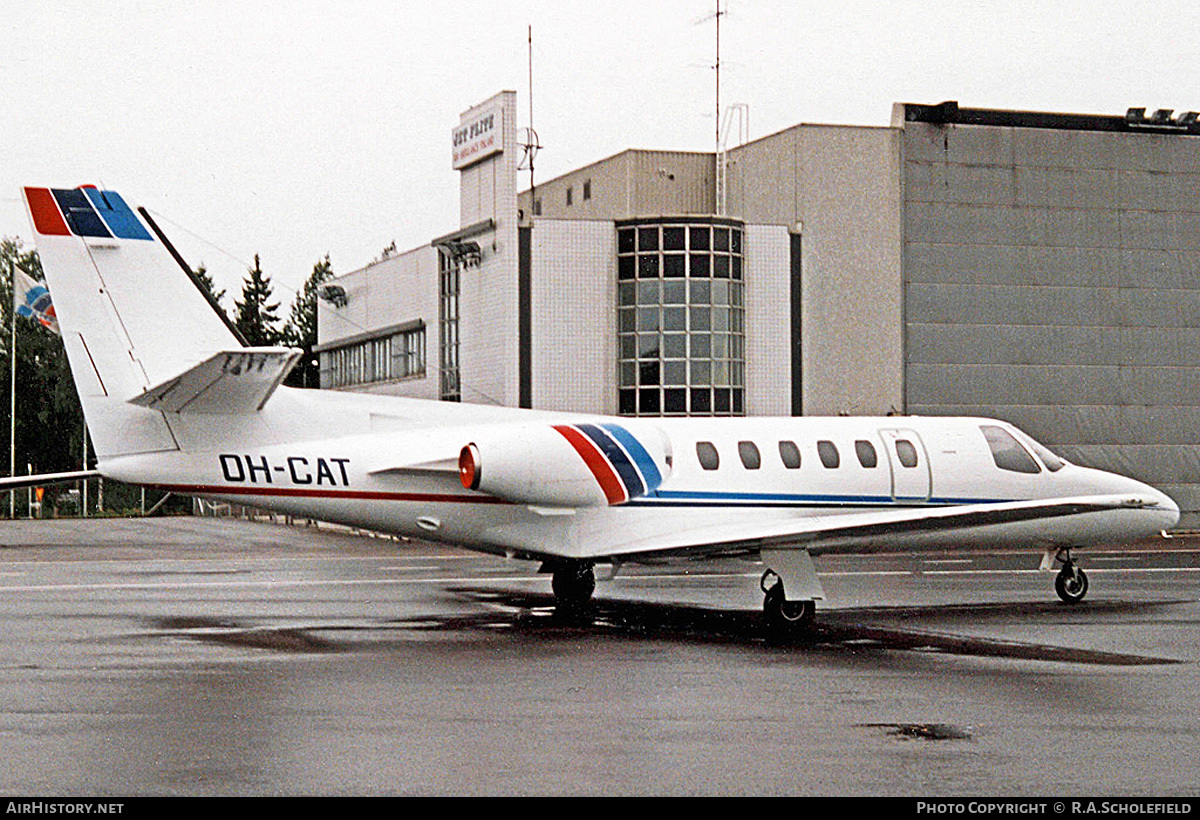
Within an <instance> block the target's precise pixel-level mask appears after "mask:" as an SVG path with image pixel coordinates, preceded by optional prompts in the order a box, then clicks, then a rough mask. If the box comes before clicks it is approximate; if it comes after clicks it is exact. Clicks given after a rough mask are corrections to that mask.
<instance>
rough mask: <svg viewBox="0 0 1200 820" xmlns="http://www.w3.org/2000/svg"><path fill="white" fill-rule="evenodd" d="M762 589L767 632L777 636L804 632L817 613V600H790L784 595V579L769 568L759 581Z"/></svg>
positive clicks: (809, 626)
mask: <svg viewBox="0 0 1200 820" xmlns="http://www.w3.org/2000/svg"><path fill="white" fill-rule="evenodd" d="M758 585H759V588H760V589H762V591H763V594H764V596H765V597H764V598H763V620H764V622H765V624H766V628H767V632H768V634H770V635H773V636H776V637H785V636H789V635H798V634H804V633H805V632H807V631H808V630H809V628H811V627H812V623H813V619H814V618H815V617H816V614H817V605H816V602H815V601H811V600H801V601H789V600H787V599H786V598H785V597H784V595H783V579H782V578H780V577H779V576H778V575H776V574H775V573H774V572H773V571H771V570H767V571H766V572H764V573H763V576H762V579H761V580H760V581H759V582H758Z"/></svg>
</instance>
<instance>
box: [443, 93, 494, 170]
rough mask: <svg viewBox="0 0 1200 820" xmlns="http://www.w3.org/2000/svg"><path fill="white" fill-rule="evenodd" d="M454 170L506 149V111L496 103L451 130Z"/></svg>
mask: <svg viewBox="0 0 1200 820" xmlns="http://www.w3.org/2000/svg"><path fill="white" fill-rule="evenodd" d="M451 138H452V140H453V143H454V145H453V148H454V153H453V166H454V170H456V171H457V170H458V169H460V168H465V167H467V166H468V165H472V164H474V163H476V162H479V161H480V160H481V159H486V158H487V157H490V156H491V155H492V154H498V153H500V152H501V151H503V150H504V113H503V108H501V106H499V105H496V106H493V107H491V108H488V109H487V110H485V111H482V112H480V113H479V114H478V115H476V116H475V117H474V118H472V119H470V120H468V121H467V122H464V123H463V124H461V125H459V126H458V127H457V128H455V129H454V130H453V131H452V132H451Z"/></svg>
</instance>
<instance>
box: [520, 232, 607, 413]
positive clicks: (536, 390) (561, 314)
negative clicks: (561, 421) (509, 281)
mask: <svg viewBox="0 0 1200 820" xmlns="http://www.w3.org/2000/svg"><path fill="white" fill-rule="evenodd" d="M616 281H617V274H616V228H615V226H614V224H613V223H612V222H609V221H584V220H574V219H573V220H557V219H535V220H534V223H533V266H532V296H533V300H532V313H533V316H532V328H531V335H532V340H533V361H532V370H533V406H534V407H536V408H539V409H545V410H578V411H580V412H589V413H616V411H617V310H616V304H617V290H616V287H617V286H616Z"/></svg>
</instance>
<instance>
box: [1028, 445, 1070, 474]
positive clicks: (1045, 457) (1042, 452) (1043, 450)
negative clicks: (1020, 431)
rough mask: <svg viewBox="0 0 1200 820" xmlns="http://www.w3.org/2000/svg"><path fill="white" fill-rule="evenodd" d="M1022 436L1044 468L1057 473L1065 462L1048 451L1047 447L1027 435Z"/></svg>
mask: <svg viewBox="0 0 1200 820" xmlns="http://www.w3.org/2000/svg"><path fill="white" fill-rule="evenodd" d="M1022 438H1023V439H1024V440H1025V443H1026V444H1028V445H1029V446H1030V448H1032V450H1033V452H1035V453H1037V457H1038V458H1040V459H1041V460H1042V463H1043V464H1045V465H1046V469H1047V470H1049V471H1050V472H1052V473H1057V472H1058V471H1059V470H1061V469H1062V468H1063V465H1064V464H1066V462H1065V461H1063V460H1062V459H1061V458H1059V457H1058V456H1056V455H1055V454H1054V453H1052V452H1050V450H1049V448H1047V447H1044V446H1043V445H1041V444H1038V443H1037V442H1036V441H1035V440H1033V439H1032V438H1030V437H1029V436H1022Z"/></svg>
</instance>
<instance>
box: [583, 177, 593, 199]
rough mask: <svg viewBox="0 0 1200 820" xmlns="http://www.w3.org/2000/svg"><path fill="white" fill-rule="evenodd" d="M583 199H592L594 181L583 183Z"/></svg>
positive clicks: (586, 180)
mask: <svg viewBox="0 0 1200 820" xmlns="http://www.w3.org/2000/svg"><path fill="white" fill-rule="evenodd" d="M583 198H584V199H585V200H587V199H591V198H592V181H591V180H590V179H585V180H584V181H583Z"/></svg>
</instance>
